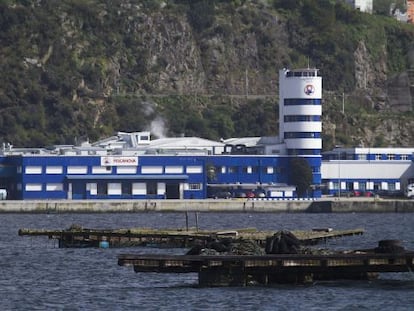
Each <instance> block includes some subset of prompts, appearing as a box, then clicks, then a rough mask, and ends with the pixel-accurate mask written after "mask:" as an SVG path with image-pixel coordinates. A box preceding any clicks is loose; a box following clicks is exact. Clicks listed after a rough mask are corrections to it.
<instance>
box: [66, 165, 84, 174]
mask: <svg viewBox="0 0 414 311" xmlns="http://www.w3.org/2000/svg"><path fill="white" fill-rule="evenodd" d="M87 172H88V168H87V167H86V166H68V174H86V173H87Z"/></svg>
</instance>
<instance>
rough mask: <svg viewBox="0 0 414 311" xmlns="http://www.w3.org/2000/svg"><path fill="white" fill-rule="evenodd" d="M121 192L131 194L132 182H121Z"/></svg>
mask: <svg viewBox="0 0 414 311" xmlns="http://www.w3.org/2000/svg"><path fill="white" fill-rule="evenodd" d="M122 194H126V195H130V194H132V184H131V183H130V182H123V183H122Z"/></svg>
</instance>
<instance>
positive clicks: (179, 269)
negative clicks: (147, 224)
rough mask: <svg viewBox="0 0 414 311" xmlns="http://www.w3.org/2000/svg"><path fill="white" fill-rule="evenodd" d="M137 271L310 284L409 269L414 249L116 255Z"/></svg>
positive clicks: (207, 281)
mask: <svg viewBox="0 0 414 311" xmlns="http://www.w3.org/2000/svg"><path fill="white" fill-rule="evenodd" d="M118 265H120V266H133V269H134V271H135V272H158V273H198V282H199V285H200V286H248V285H268V284H275V283H292V284H306V283H312V282H315V281H323V280H338V279H352V280H367V279H375V278H376V277H378V275H379V273H385V272H411V271H413V269H414V252H398V253H375V252H370V253H363V252H354V253H340V254H333V255H306V254H305V255H303V254H277V255H261V256H256V255H239V256H238V255H233V256H232V255H217V256H197V255H134V254H120V255H118Z"/></svg>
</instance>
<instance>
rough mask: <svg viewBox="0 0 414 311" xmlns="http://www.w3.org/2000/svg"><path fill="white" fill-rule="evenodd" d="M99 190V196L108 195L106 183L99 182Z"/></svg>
mask: <svg viewBox="0 0 414 311" xmlns="http://www.w3.org/2000/svg"><path fill="white" fill-rule="evenodd" d="M97 187H98V190H97V193H98V195H106V194H107V193H108V185H107V183H106V182H103V181H101V182H98V184H97Z"/></svg>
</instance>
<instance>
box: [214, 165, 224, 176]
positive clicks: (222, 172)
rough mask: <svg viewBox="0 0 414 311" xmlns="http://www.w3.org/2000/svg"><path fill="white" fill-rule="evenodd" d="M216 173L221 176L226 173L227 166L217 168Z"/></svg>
mask: <svg viewBox="0 0 414 311" xmlns="http://www.w3.org/2000/svg"><path fill="white" fill-rule="evenodd" d="M216 172H217V173H220V174H225V173H226V167H225V166H216Z"/></svg>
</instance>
